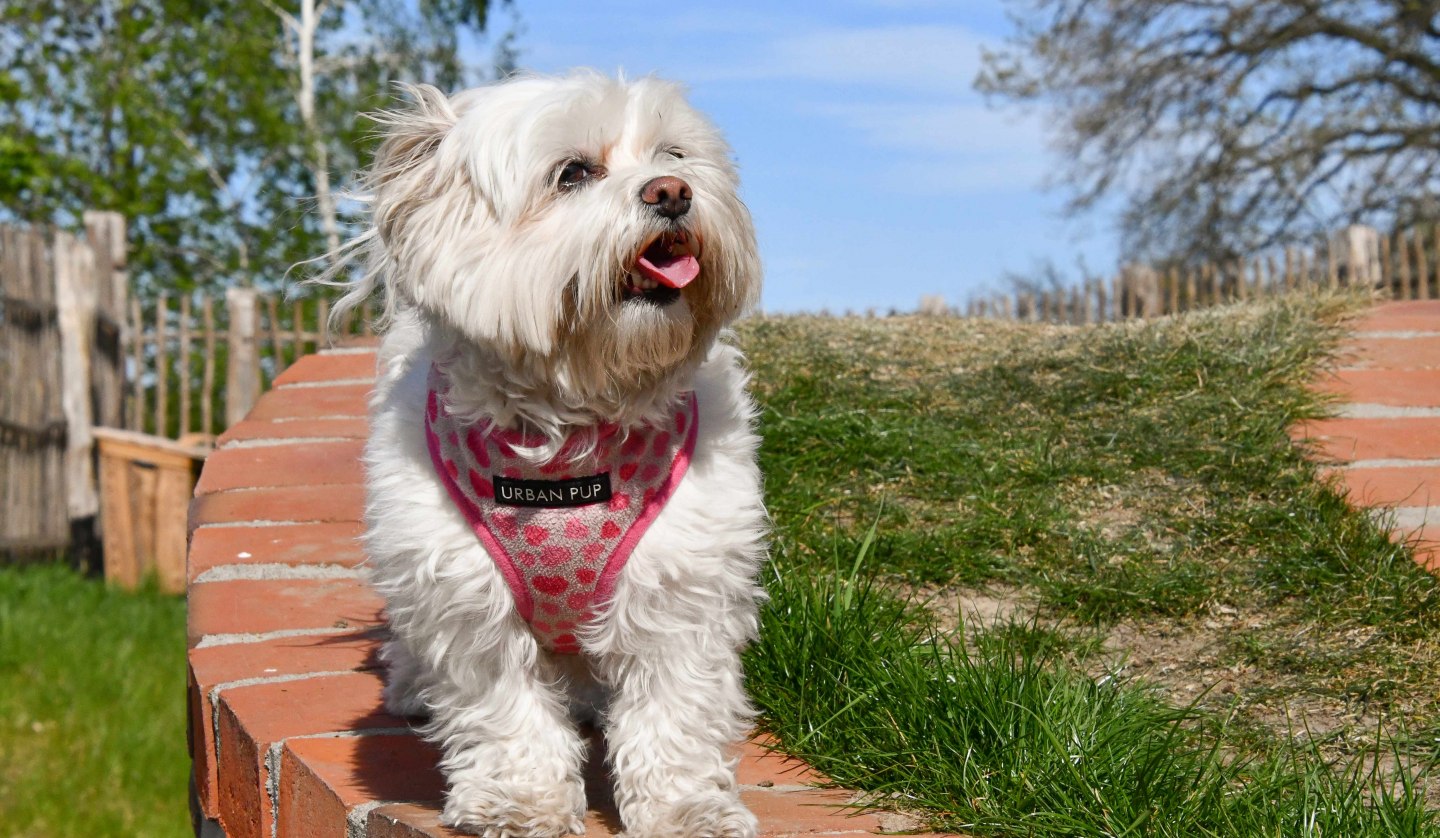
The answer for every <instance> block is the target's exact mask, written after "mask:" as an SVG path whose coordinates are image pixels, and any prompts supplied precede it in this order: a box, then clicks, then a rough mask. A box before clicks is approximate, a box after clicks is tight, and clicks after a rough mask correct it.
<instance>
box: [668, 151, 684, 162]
mask: <svg viewBox="0 0 1440 838" xmlns="http://www.w3.org/2000/svg"><path fill="white" fill-rule="evenodd" d="M665 153H666V154H668V155H670V156H671V157H674V158H675V159H676V160H684V159H685V152H684V151H681V150H680V149H678V148H667V149H665Z"/></svg>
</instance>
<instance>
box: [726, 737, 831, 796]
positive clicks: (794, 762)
mask: <svg viewBox="0 0 1440 838" xmlns="http://www.w3.org/2000/svg"><path fill="white" fill-rule="evenodd" d="M774 744H775V740H774V739H773V738H771V737H770V736H767V735H765V734H761V735H759V736H757V737H755V738H754V739H751V740H750V741H748V742H746V743H745V745H744V748H743V749H742V750H741V753H740V764H739V765H738V766H736V769H735V780H736V781H737V782H738V783H740V784H741V785H742V786H755V785H759V784H761V783H767V782H768V783H772V784H774V785H777V786H795V785H819V784H823V783H825V782H826V779H825V777H824V775H822V774H820V772H818V771H816V770H815V769H813V768H811V767H810V766H808V765H806V764H805V763H804V762H801V761H800V760H798V759H796V758H794V757H792V756H790V755H788V754H785V753H783V752H781V751H776V750H773V749H772V748H771V747H770V746H771V745H774Z"/></svg>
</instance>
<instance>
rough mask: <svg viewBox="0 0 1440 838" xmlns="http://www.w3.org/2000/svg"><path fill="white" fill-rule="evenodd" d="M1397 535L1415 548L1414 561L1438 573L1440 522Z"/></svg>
mask: <svg viewBox="0 0 1440 838" xmlns="http://www.w3.org/2000/svg"><path fill="white" fill-rule="evenodd" d="M1397 535H1399V536H1400V537H1403V538H1406V539H1408V540H1410V541H1411V544H1412V546H1413V547H1414V548H1415V561H1416V562H1417V563H1418V564H1419V565H1420V566H1421V567H1423V568H1425V569H1426V570H1428V571H1430V572H1431V573H1440V522H1436V523H1434V524H1428V525H1426V526H1424V527H1421V528H1420V529H1419V530H1414V531H1411V532H1405V533H1398V534H1397Z"/></svg>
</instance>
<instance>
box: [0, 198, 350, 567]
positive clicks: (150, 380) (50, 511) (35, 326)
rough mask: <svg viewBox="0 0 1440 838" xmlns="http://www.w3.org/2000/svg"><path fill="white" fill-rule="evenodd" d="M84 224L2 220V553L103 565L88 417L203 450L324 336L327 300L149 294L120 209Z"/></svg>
mask: <svg viewBox="0 0 1440 838" xmlns="http://www.w3.org/2000/svg"><path fill="white" fill-rule="evenodd" d="M84 223H85V233H84V235H83V236H75V235H72V234H70V233H66V232H57V231H51V230H46V229H38V228H25V227H18V226H13V225H0V323H3V329H0V558H4V557H14V556H17V555H46V554H50V553H59V552H60V551H63V550H69V551H71V553H72V556H74V558H75V559H76V561H77V563H79V564H81V565H89V566H92V567H94V566H97V563H96V558H97V556H96V555H95V554H96V552H98V546H97V545H98V544H99V543H100V538H99V535H100V534H99V531H98V522H97V515H98V512H99V508H100V493H99V491H98V480H97V474H96V439H95V431H94V429H95V428H97V427H108V428H119V429H127V430H131V431H142V432H146V433H150V434H154V435H157V436H162V437H168V438H170V439H181V438H187V442H195V443H197V444H199V445H201V446H202V450H203V445H204V441H205V439H206V437H208V436H209V435H211V434H216V433H219V432H220V431H221V430H223V429H224V428H225V427H227V426H229V425H230V424H232V423H234V422H236V421H239V419H240V418H241V417H243V416H244V415H245V414H246V413H247V412H249V410H250V408H251V407H252V406H253V405H254V404H255V401H256V400H257V399H258V398H259V395H260V392H261V390H262V389H264V388H266V387H268V386H269V385H270V382H272V381H273V380H274V379H275V377H276V376H277V375H279V374H280V373H281V372H283V371H284V370H285V368H286V367H287V366H288V365H289V364H292V363H294V361H295V360H296V359H297V358H299V357H300V356H302V355H304V354H306V353H308V352H312V351H315V349H316V348H317V347H318V346H320V345H322V344H324V343H325V342H326V340H327V333H326V323H327V320H328V318H329V304H328V301H327V300H325V299H310V300H304V301H295V302H286V301H282V300H281V299H280V298H278V297H277V296H267V295H264V294H261V293H259V292H258V291H256V290H254V289H251V288H232V289H228V290H227V291H226V292H225V293H224V295H223V296H221V297H215V296H211V295H207V294H201V293H193V294H182V295H164V294H162V295H160V296H159V297H158V298H156V299H155V300H152V301H150V302H149V303H143V302H142V301H141V300H140V299H139V298H138V296H136V295H134V294H132V293H131V292H130V289H129V282H128V277H127V273H126V266H125V253H126V238H125V220H124V218H123V217H121V216H119V215H117V214H115V213H108V212H87V213H85V215H84ZM370 320H371V317H370V311H369V308H368V307H367V308H366V309H365V310H364V311H362V312H357V313H356V314H355V315H354V316H352V317H350V318H349V322H348V323H346V324H344V327H343V328H341V329H339V330H337V331H338V332H339V335H338V336H334V335H332V338H344V337H349V336H353V335H360V334H369V333H370V326H369V324H370ZM75 554H78V555H75ZM181 555H183V550H182V551H181Z"/></svg>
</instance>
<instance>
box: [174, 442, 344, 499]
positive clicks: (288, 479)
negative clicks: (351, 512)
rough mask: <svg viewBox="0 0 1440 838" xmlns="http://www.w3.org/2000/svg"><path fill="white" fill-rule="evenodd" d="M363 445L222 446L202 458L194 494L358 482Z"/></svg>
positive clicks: (342, 443) (315, 443)
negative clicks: (202, 465) (203, 463)
mask: <svg viewBox="0 0 1440 838" xmlns="http://www.w3.org/2000/svg"><path fill="white" fill-rule="evenodd" d="M363 449H364V443H363V442H361V441H360V440H354V441H347V442H300V443H294V444H290V445H261V446H255V447H245V448H222V449H220V450H218V451H214V452H212V453H211V454H210V456H209V458H208V459H207V460H206V461H205V468H204V470H203V471H201V473H200V481H199V483H197V484H196V486H195V494H196V495H206V494H210V493H211V492H223V491H227V490H230V489H263V488H270V487H274V486H325V485H334V484H345V483H359V482H361V481H362V480H364V479H365V470H364V468H363V467H362V466H361V464H360V454H361V452H362V450H363Z"/></svg>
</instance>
